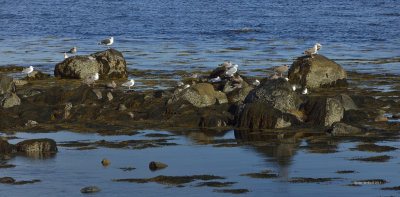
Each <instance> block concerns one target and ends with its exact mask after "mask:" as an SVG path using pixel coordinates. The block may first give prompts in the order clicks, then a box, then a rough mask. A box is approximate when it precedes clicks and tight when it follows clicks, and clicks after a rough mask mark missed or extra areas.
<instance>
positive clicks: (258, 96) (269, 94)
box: [244, 78, 301, 112]
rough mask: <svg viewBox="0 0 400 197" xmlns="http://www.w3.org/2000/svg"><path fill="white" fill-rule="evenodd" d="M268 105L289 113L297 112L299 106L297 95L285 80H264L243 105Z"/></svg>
mask: <svg viewBox="0 0 400 197" xmlns="http://www.w3.org/2000/svg"><path fill="white" fill-rule="evenodd" d="M257 102H258V103H269V104H271V105H272V106H273V107H274V108H276V109H278V110H280V111H282V112H289V111H292V110H297V109H298V108H299V106H300V104H301V100H300V97H299V96H298V93H296V92H295V91H293V90H292V88H291V86H290V83H289V82H287V81H286V80H285V79H283V78H280V79H269V80H265V81H264V82H263V83H262V84H261V85H259V86H258V87H257V88H255V89H254V90H252V91H250V92H249V94H248V95H247V97H246V99H245V100H244V103H245V104H246V103H257Z"/></svg>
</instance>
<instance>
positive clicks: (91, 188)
mask: <svg viewBox="0 0 400 197" xmlns="http://www.w3.org/2000/svg"><path fill="white" fill-rule="evenodd" d="M99 191H100V188H98V187H96V186H88V187H84V188H82V189H81V193H93V192H99Z"/></svg>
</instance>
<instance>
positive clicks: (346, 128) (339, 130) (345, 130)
mask: <svg viewBox="0 0 400 197" xmlns="http://www.w3.org/2000/svg"><path fill="white" fill-rule="evenodd" d="M361 132H362V130H361V129H360V128H357V127H354V126H351V125H348V124H345V123H341V122H335V123H333V124H332V126H331V128H330V129H329V130H328V133H330V134H331V135H333V136H352V135H356V134H360V133H361Z"/></svg>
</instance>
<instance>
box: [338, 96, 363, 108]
mask: <svg viewBox="0 0 400 197" xmlns="http://www.w3.org/2000/svg"><path fill="white" fill-rule="evenodd" d="M335 98H336V99H337V100H339V101H340V103H342V106H343V108H344V110H345V111H348V110H357V109H358V107H357V105H356V104H355V103H354V101H353V99H351V97H350V96H349V95H347V94H339V95H337V96H335Z"/></svg>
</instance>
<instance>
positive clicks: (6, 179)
mask: <svg viewBox="0 0 400 197" xmlns="http://www.w3.org/2000/svg"><path fill="white" fill-rule="evenodd" d="M14 182H15V179H14V178H12V177H2V178H0V183H14Z"/></svg>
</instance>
